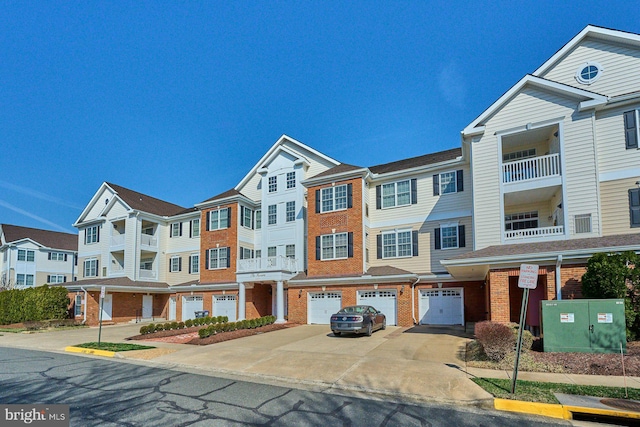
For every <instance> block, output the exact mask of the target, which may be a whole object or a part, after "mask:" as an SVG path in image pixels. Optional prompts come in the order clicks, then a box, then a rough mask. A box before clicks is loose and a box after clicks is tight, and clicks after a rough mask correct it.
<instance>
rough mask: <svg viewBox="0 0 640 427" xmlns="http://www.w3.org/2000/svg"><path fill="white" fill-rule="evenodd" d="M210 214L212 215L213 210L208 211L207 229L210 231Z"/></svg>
mask: <svg viewBox="0 0 640 427" xmlns="http://www.w3.org/2000/svg"><path fill="white" fill-rule="evenodd" d="M210 216H211V211H207V224H206V225H205V229H206V230H207V231H209V223H210V222H211V221H210Z"/></svg>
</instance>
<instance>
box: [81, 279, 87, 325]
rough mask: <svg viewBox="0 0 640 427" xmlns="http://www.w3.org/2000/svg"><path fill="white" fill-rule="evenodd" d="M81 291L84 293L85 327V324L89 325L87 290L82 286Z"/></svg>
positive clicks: (83, 312)
mask: <svg viewBox="0 0 640 427" xmlns="http://www.w3.org/2000/svg"><path fill="white" fill-rule="evenodd" d="M80 290H81V291H82V292H84V310H82V314H83V319H82V324H83V325H84V324H85V323H87V290H86V289H85V288H83V287H82V286H80Z"/></svg>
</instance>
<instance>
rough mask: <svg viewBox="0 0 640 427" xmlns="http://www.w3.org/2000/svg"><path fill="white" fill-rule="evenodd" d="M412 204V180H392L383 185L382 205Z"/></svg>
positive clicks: (385, 206) (386, 206) (388, 206)
mask: <svg viewBox="0 0 640 427" xmlns="http://www.w3.org/2000/svg"><path fill="white" fill-rule="evenodd" d="M409 204H411V181H409V180H408V179H407V180H406V181H399V182H392V183H390V184H383V185H382V207H383V208H390V207H394V206H404V205H409Z"/></svg>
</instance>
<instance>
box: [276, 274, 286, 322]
mask: <svg viewBox="0 0 640 427" xmlns="http://www.w3.org/2000/svg"><path fill="white" fill-rule="evenodd" d="M285 322H286V321H285V320H284V282H283V281H282V280H278V284H277V286H276V323H285Z"/></svg>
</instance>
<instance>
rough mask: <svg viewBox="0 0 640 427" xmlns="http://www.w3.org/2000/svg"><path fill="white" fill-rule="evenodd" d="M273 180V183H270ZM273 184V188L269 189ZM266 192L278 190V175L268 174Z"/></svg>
mask: <svg viewBox="0 0 640 427" xmlns="http://www.w3.org/2000/svg"><path fill="white" fill-rule="evenodd" d="M271 180H273V184H272V183H271ZM272 186H273V190H272V189H271V188H272ZM267 192H268V193H277V192H278V176H277V175H276V176H270V177H268V178H267Z"/></svg>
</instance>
